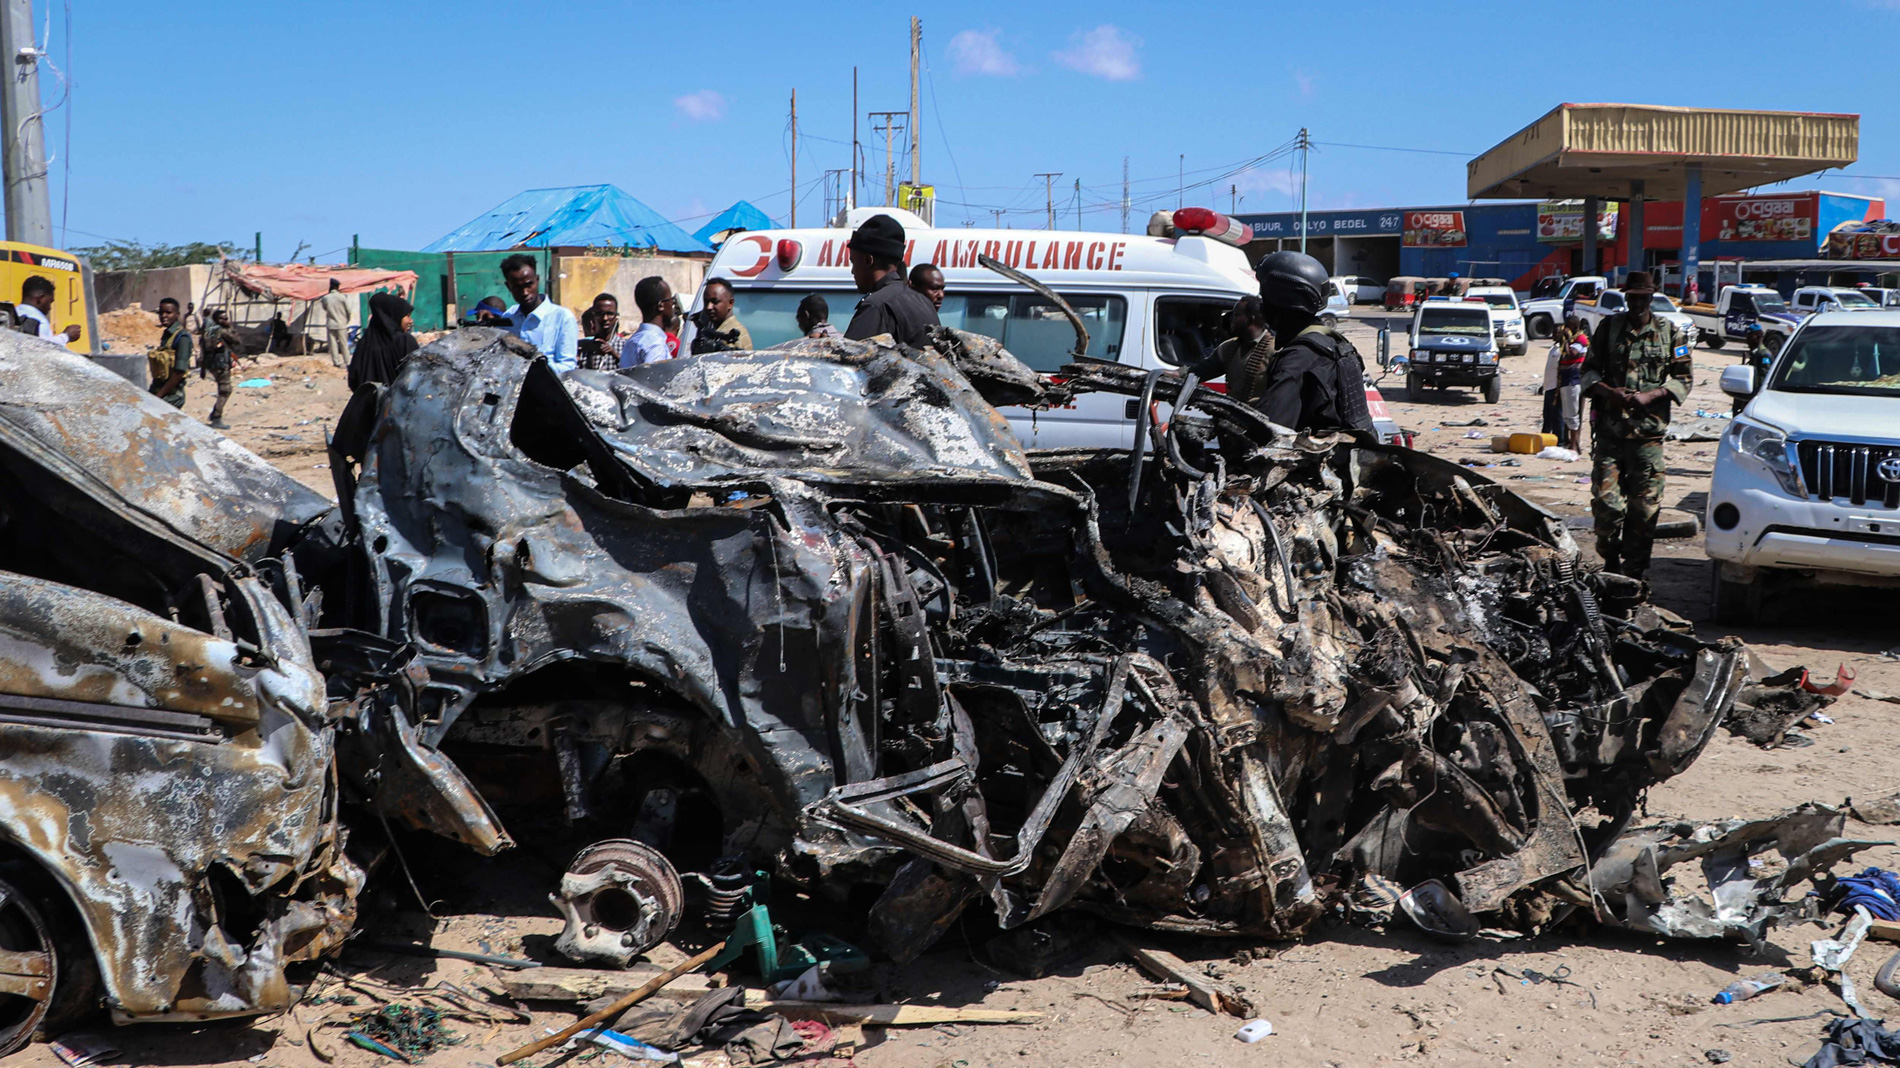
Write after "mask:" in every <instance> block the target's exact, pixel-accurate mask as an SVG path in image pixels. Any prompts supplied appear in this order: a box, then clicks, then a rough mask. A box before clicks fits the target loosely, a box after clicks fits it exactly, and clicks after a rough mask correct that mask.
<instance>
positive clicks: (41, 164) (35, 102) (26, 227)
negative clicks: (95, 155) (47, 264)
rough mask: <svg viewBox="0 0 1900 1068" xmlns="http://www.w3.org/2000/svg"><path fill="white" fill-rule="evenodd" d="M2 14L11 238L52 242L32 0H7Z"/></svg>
mask: <svg viewBox="0 0 1900 1068" xmlns="http://www.w3.org/2000/svg"><path fill="white" fill-rule="evenodd" d="M6 5H7V7H6V11H5V13H4V14H0V63H5V64H6V65H7V67H9V68H10V69H11V73H10V75H9V76H8V77H7V78H6V84H5V86H4V87H0V124H4V125H5V126H6V160H5V171H6V185H7V188H6V198H5V206H6V213H7V240H9V241H26V242H29V243H31V244H35V245H51V244H52V243H53V207H52V202H51V200H50V199H49V198H48V196H47V192H46V124H45V123H44V122H42V121H41V120H40V53H39V47H38V45H39V42H38V41H36V40H35V39H34V37H33V0H6Z"/></svg>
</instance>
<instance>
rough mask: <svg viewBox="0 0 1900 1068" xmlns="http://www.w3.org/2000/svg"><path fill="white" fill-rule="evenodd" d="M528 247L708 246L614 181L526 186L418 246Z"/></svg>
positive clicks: (673, 248) (676, 248)
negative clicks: (549, 187)
mask: <svg viewBox="0 0 1900 1068" xmlns="http://www.w3.org/2000/svg"><path fill="white" fill-rule="evenodd" d="M529 248H550V249H551V248H612V249H620V248H648V249H654V250H656V251H659V252H705V253H710V252H711V251H712V246H711V245H708V244H707V243H706V242H704V241H701V240H700V239H699V238H697V237H694V236H693V235H692V234H689V233H687V232H686V231H685V230H682V229H680V228H679V227H678V226H675V225H674V224H673V223H671V222H669V221H668V220H666V219H665V218H663V217H662V216H661V215H660V213H659V212H657V211H654V210H653V209H652V208H649V207H647V206H646V205H645V204H642V203H641V202H640V201H638V200H636V199H634V197H633V196H631V195H630V194H628V193H627V192H626V191H625V190H623V189H621V188H620V187H618V186H614V185H576V186H563V187H559V188H554V189H529V190H526V191H525V192H521V193H517V194H515V195H514V196H512V197H509V198H508V199H507V200H504V201H502V202H501V203H500V204H497V205H496V206H495V207H493V208H491V209H489V210H488V211H486V212H483V213H482V214H481V215H480V216H477V217H476V218H475V219H472V220H470V221H469V222H467V223H464V224H463V225H461V226H459V227H457V228H456V229H454V230H452V231H450V232H449V233H447V234H445V235H443V236H442V237H439V238H437V239H436V240H434V241H432V242H430V243H429V244H428V245H425V246H423V248H422V251H424V252H500V251H504V250H507V249H529Z"/></svg>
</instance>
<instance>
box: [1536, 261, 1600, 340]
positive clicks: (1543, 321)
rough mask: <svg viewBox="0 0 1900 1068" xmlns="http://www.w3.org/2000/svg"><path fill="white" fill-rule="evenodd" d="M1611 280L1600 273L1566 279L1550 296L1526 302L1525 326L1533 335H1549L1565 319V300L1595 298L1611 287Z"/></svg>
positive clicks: (1554, 331) (1555, 330)
mask: <svg viewBox="0 0 1900 1068" xmlns="http://www.w3.org/2000/svg"><path fill="white" fill-rule="evenodd" d="M1609 285H1610V280H1609V279H1607V278H1605V277H1603V276H1602V275H1600V274H1585V275H1579V276H1577V277H1575V278H1572V279H1570V280H1569V281H1566V282H1565V283H1564V284H1563V285H1562V286H1560V287H1558V289H1557V292H1555V293H1553V294H1551V295H1550V296H1548V297H1539V298H1537V299H1536V300H1530V301H1525V302H1524V326H1525V328H1526V329H1528V330H1529V331H1530V334H1531V336H1532V337H1549V336H1551V335H1552V334H1554V333H1556V332H1557V327H1559V326H1560V325H1562V324H1563V321H1564V302H1565V301H1572V302H1575V301H1579V300H1595V299H1596V297H1597V294H1598V293H1599V292H1601V291H1602V290H1604V289H1607V288H1609Z"/></svg>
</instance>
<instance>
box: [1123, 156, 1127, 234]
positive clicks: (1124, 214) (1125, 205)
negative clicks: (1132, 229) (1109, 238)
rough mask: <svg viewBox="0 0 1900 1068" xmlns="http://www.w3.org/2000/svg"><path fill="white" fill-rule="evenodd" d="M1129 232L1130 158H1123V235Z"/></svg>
mask: <svg viewBox="0 0 1900 1068" xmlns="http://www.w3.org/2000/svg"><path fill="white" fill-rule="evenodd" d="M1127 232H1128V157H1127V156H1123V157H1122V233H1124V234H1125V233H1127Z"/></svg>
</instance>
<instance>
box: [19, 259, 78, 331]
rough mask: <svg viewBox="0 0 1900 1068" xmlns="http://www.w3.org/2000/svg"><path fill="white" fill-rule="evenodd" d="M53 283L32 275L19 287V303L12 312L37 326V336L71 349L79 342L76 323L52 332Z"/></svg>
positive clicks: (54, 292)
mask: <svg viewBox="0 0 1900 1068" xmlns="http://www.w3.org/2000/svg"><path fill="white" fill-rule="evenodd" d="M57 292H58V291H57V289H56V288H55V287H54V285H53V283H52V282H50V281H48V280H47V279H45V278H44V277H42V276H40V275H37V274H36V275H34V276H32V277H31V278H28V279H27V280H26V283H25V284H24V285H22V286H20V303H18V304H16V305H14V306H13V310H14V311H15V312H16V313H18V315H19V316H20V318H22V319H31V320H33V321H34V322H35V323H38V324H39V336H41V337H43V338H45V339H46V340H48V341H51V342H53V343H54V344H56V345H65V346H67V347H68V348H70V347H72V343H73V342H75V341H78V340H79V325H78V324H77V323H75V324H73V325H72V326H69V327H67V328H66V329H64V330H61V331H59V332H57V333H55V332H54V330H53V320H52V314H53V297H54V296H55V295H56V294H57Z"/></svg>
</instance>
